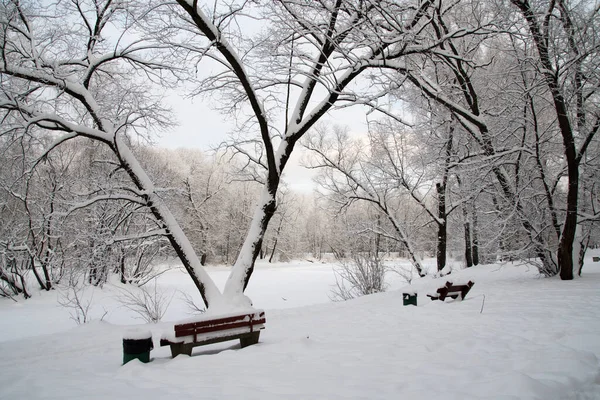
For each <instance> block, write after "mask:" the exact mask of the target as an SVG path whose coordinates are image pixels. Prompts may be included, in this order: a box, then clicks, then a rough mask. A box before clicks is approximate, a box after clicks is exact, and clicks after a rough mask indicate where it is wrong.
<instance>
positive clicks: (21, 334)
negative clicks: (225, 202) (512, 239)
mask: <svg viewBox="0 0 600 400" xmlns="http://www.w3.org/2000/svg"><path fill="white" fill-rule="evenodd" d="M592 255H595V256H599V255H600V251H598V250H592V251H589V252H588V257H589V258H587V259H586V265H585V267H584V277H583V278H581V279H576V280H574V281H571V282H561V281H560V280H559V279H557V278H552V279H544V278H540V277H539V276H538V275H537V273H536V271H535V270H534V269H532V268H527V267H523V266H516V265H513V264H506V265H489V266H480V267H476V268H472V269H470V270H462V271H455V272H453V273H452V275H451V279H452V280H454V281H455V282H459V281H464V282H466V281H468V280H469V279H472V280H474V281H475V286H474V287H473V289H472V290H471V292H470V293H469V295H468V296H467V298H466V299H465V300H464V301H462V302H460V301H451V300H450V301H447V302H445V303H442V302H431V301H430V300H429V299H428V298H427V297H426V296H425V294H426V293H429V292H433V291H435V289H436V288H437V287H439V286H441V285H443V284H444V283H445V281H446V278H439V279H434V278H432V277H426V278H423V279H415V280H414V281H413V283H412V285H411V286H410V287H408V288H407V287H406V283H402V281H401V280H400V279H399V278H395V279H393V280H392V281H391V284H390V288H389V290H388V292H386V293H382V294H378V295H373V296H366V297H363V298H360V299H357V300H353V301H348V302H343V303H334V302H331V301H330V300H329V295H330V290H331V285H332V284H333V283H334V282H335V279H334V275H333V273H332V265H331V264H318V263H309V262H294V263H286V264H277V265H274V266H273V265H262V264H261V265H259V266H258V267H257V269H256V271H255V274H254V276H253V279H252V280H251V282H250V285H249V287H248V290H247V294H248V295H249V297H251V298H252V299H253V301H254V305H255V306H256V307H258V308H263V309H265V310H266V315H267V324H266V329H265V330H264V331H262V334H261V340H260V343H259V344H257V345H254V346H250V347H248V348H245V349H240V348H239V344H238V342H225V343H220V344H216V345H212V346H205V347H197V348H195V349H194V353H193V356H192V357H188V356H185V355H181V356H178V357H177V358H175V359H171V358H170V352H169V349H168V348H160V347H158V339H159V338H160V334H161V332H162V331H164V330H170V329H172V322H173V321H176V320H178V319H183V318H188V317H189V316H190V314H189V313H188V310H187V308H186V306H185V303H184V302H183V300H182V296H181V292H187V293H190V294H194V288H193V285H192V283H191V280H190V279H189V278H188V277H187V276H186V275H185V274H184V273H182V272H181V271H179V270H172V271H169V272H166V273H164V274H163V275H161V276H160V278H159V280H158V288H159V289H160V290H161V291H162V292H163V293H166V294H167V295H168V296H169V297H171V296H172V301H171V304H170V307H169V309H168V311H167V313H166V315H165V317H164V318H163V322H161V323H159V324H143V321H141V320H139V319H135V318H134V315H133V314H132V313H131V312H130V311H129V310H127V309H126V308H124V307H123V306H122V305H121V304H120V303H119V302H118V301H117V300H116V297H117V296H119V293H120V292H119V289H118V286H119V285H116V284H115V285H107V286H105V288H104V289H103V290H95V291H89V292H88V293H86V295H87V296H88V298H89V297H91V296H93V298H92V299H93V301H92V306H91V309H90V315H91V316H92V318H95V321H92V322H91V323H88V324H85V325H80V326H76V324H75V323H74V322H73V321H72V320H71V319H70V318H69V310H68V309H66V308H64V307H61V306H60V305H58V304H57V297H58V296H59V294H58V293H56V292H50V293H36V294H35V296H34V298H33V299H30V300H28V301H20V302H19V303H14V302H12V301H10V300H1V301H0V321H2V330H1V332H0V371H2V372H1V373H0V398H1V399H138V398H143V399H145V400H150V399H191V398H195V399H260V400H271V399H438V398H439V399H442V398H443V399H461V400H463V399H544V400H547V399H600V362H599V359H600V263H593V262H592V259H591V257H592ZM209 272H210V274H211V276H212V277H213V279H215V281H216V282H217V284H218V285H220V286H222V285H223V283H224V281H225V279H226V277H227V274H228V269H226V268H210V269H209ZM449 279H450V278H449ZM403 289H408V290H411V291H417V292H418V293H419V297H418V302H419V303H418V307H412V306H409V307H403V306H402V291H403ZM484 296H485V303H483V300H484ZM197 298H198V297H196V299H197ZM482 305H483V312H482V313H481V310H482ZM102 316H104V319H103V321H99V319H100V318H101V317H102ZM169 321H170V322H169ZM132 326H140V327H143V328H145V329H149V330H151V331H152V332H153V335H154V342H155V349H154V350H153V351H152V353H151V357H152V362H150V363H148V364H142V363H140V362H138V361H137V360H134V361H132V362H130V363H128V364H126V365H125V366H122V365H121V362H122V337H123V334H124V332H126V331H127V330H128V329H130V328H131V327H132Z"/></svg>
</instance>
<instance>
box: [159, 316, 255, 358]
mask: <svg viewBox="0 0 600 400" xmlns="http://www.w3.org/2000/svg"><path fill="white" fill-rule="evenodd" d="M265 322H266V319H265V312H264V311H263V310H256V311H255V312H252V313H244V314H232V315H227V316H222V317H219V318H213V319H210V318H206V317H204V318H199V319H198V320H196V321H191V322H185V323H181V324H177V325H175V327H174V331H175V335H174V337H173V335H172V334H171V333H169V334H167V335H163V338H161V339H160V345H161V346H171V355H172V356H173V358H174V357H177V356H178V355H179V354H187V355H188V356H190V355H192V349H193V348H194V347H196V346H204V345H207V344H212V343H219V342H225V341H228V340H236V339H239V340H240V345H241V346H242V348H244V347H247V346H250V345H252V344H255V343H258V338H259V336H260V331H261V329H264V328H265Z"/></svg>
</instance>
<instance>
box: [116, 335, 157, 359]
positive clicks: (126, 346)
mask: <svg viewBox="0 0 600 400" xmlns="http://www.w3.org/2000/svg"><path fill="white" fill-rule="evenodd" d="M153 348H154V344H153V343H152V333H151V332H149V331H148V332H139V331H134V332H129V333H126V334H125V335H124V336H123V365H125V364H127V363H128V362H129V361H131V360H135V359H138V360H140V361H141V362H143V363H147V362H149V361H150V350H152V349H153Z"/></svg>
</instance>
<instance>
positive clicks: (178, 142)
mask: <svg viewBox="0 0 600 400" xmlns="http://www.w3.org/2000/svg"><path fill="white" fill-rule="evenodd" d="M167 101H168V103H169V105H170V106H171V108H172V109H173V111H174V112H175V118H176V119H177V122H178V123H179V125H178V126H175V127H174V128H173V129H172V131H170V132H165V133H163V134H162V136H161V137H160V138H159V140H158V146H160V147H166V148H170V149H176V148H180V147H183V148H196V149H201V150H210V149H212V148H214V147H216V146H218V145H219V143H221V142H222V141H223V140H225V139H226V138H227V134H228V133H229V132H231V131H232V130H233V128H234V126H235V124H234V121H233V120H231V119H228V118H227V116H226V115H223V114H221V113H219V112H218V111H215V110H213V109H211V108H210V107H209V105H208V104H207V103H206V101H205V100H203V99H201V98H196V99H193V100H192V99H187V98H183V97H182V96H178V95H176V94H172V95H170V96H169V97H168V100H167ZM323 122H325V123H329V124H332V125H341V126H348V127H349V128H350V129H351V130H352V131H353V132H355V133H360V132H366V130H367V126H366V122H365V117H364V110H363V109H361V108H360V107H353V108H347V109H344V110H339V111H335V112H332V113H329V114H328V115H327V118H325V119H324V120H323ZM303 157H305V156H304V151H303V148H302V146H299V145H297V146H296V147H295V148H294V153H293V154H292V157H291V159H290V162H289V163H288V165H287V166H286V168H285V171H284V180H285V181H286V182H287V183H288V184H289V185H290V187H291V188H292V189H294V190H297V191H301V192H310V191H312V188H313V187H314V183H313V182H312V177H313V175H314V173H313V171H310V170H307V169H306V168H304V167H302V166H301V165H300V163H301V159H302V158H303Z"/></svg>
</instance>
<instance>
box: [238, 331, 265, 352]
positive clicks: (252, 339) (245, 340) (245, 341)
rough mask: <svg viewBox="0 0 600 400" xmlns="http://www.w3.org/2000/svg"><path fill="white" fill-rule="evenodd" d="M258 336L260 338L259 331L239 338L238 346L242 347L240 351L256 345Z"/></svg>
mask: <svg viewBox="0 0 600 400" xmlns="http://www.w3.org/2000/svg"><path fill="white" fill-rule="evenodd" d="M259 336H260V331H258V332H252V333H250V334H248V335H245V336H242V337H241V338H240V346H242V349H243V348H244V347H248V346H250V345H253V344H256V343H258V338H259Z"/></svg>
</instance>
